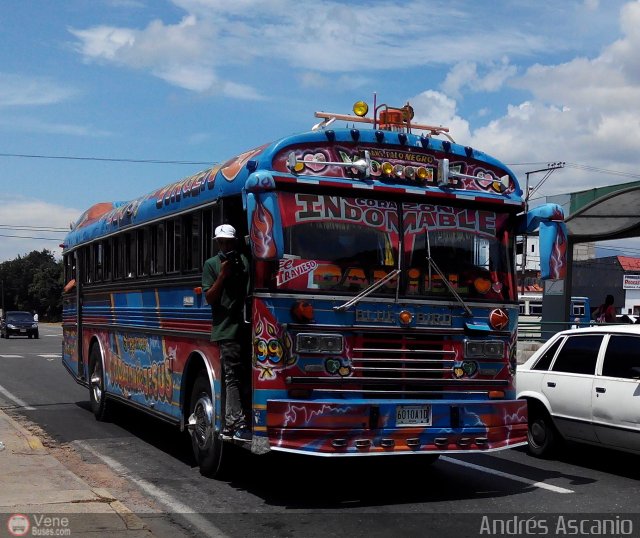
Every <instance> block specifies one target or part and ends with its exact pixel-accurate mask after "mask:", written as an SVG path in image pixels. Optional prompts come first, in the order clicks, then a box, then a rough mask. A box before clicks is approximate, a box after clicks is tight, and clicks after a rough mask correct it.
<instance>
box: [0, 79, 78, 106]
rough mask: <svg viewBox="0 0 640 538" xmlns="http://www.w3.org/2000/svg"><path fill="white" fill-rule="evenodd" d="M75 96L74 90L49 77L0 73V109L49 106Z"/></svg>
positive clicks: (76, 91) (76, 92)
mask: <svg viewBox="0 0 640 538" xmlns="http://www.w3.org/2000/svg"><path fill="white" fill-rule="evenodd" d="M77 94H78V90H76V89H75V88H71V87H68V86H62V85H60V84H58V83H57V82H55V81H54V80H52V79H50V78H49V77H38V76H26V75H18V74H14V73H0V107H2V106H33V105H51V104H55V103H60V102H62V101H66V100H67V99H70V98H71V97H74V96H75V95H77Z"/></svg>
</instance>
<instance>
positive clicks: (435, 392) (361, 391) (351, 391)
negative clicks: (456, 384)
mask: <svg viewBox="0 0 640 538" xmlns="http://www.w3.org/2000/svg"><path fill="white" fill-rule="evenodd" d="M313 391H314V392H338V393H341V394H342V393H349V394H398V395H404V396H411V395H417V394H421V395H430V396H442V395H443V394H455V395H456V396H459V395H460V394H467V395H473V396H485V397H488V394H489V393H488V391H486V390H384V389H382V390H376V389H334V388H331V387H326V388H322V389H313ZM460 403H461V404H464V400H460Z"/></svg>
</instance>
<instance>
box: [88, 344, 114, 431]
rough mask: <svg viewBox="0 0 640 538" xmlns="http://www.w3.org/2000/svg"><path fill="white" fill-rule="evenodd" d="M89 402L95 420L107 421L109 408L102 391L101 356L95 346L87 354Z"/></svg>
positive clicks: (102, 372)
mask: <svg viewBox="0 0 640 538" xmlns="http://www.w3.org/2000/svg"><path fill="white" fill-rule="evenodd" d="M89 372H90V374H89V400H90V401H91V411H93V414H94V416H95V417H96V420H100V421H107V420H108V418H109V406H108V404H107V395H106V394H105V391H104V369H103V367H102V355H101V354H100V348H99V347H98V346H97V345H95V346H93V347H92V348H91V353H89Z"/></svg>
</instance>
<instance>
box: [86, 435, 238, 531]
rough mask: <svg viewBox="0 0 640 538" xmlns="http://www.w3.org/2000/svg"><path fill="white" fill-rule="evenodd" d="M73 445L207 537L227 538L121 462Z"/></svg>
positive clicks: (185, 506) (92, 450) (89, 446)
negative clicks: (123, 477)
mask: <svg viewBox="0 0 640 538" xmlns="http://www.w3.org/2000/svg"><path fill="white" fill-rule="evenodd" d="M73 444H75V445H77V446H79V447H81V448H83V449H84V450H86V451H88V452H90V453H91V454H93V455H94V456H95V457H96V458H98V459H99V460H101V461H102V462H104V463H105V464H106V465H108V466H109V467H111V469H113V470H114V471H115V472H116V473H118V474H120V475H122V476H125V477H126V478H128V479H129V480H131V481H132V482H133V483H134V484H136V485H137V486H138V487H139V488H140V489H141V490H142V491H144V492H145V493H147V494H149V495H151V496H152V497H153V498H154V499H155V500H156V501H158V502H159V503H160V504H162V505H164V507H165V508H168V509H169V510H170V511H171V512H174V513H176V514H180V515H181V516H182V517H184V518H185V519H186V520H187V521H189V523H191V524H192V525H193V526H194V527H196V528H197V529H198V530H200V531H201V532H202V533H203V534H204V535H205V536H211V537H213V538H226V534H224V533H223V532H222V531H221V530H220V529H219V528H218V527H216V526H215V525H214V524H213V523H210V522H209V521H207V519H206V518H204V517H202V516H201V515H200V514H198V513H197V512H195V511H194V510H193V508H191V507H190V506H187V505H186V504H183V503H181V502H180V501H178V500H176V499H174V498H173V497H172V496H171V495H169V494H168V493H166V492H165V491H163V490H161V489H160V488H159V487H157V486H154V485H153V484H152V483H151V482H147V481H146V480H145V479H144V478H139V477H137V476H135V475H134V473H133V472H132V471H130V470H129V469H127V467H125V466H124V465H122V464H121V463H120V462H118V461H116V460H114V459H113V458H112V457H110V456H105V455H104V454H100V452H98V451H97V450H96V449H95V448H93V447H92V446H91V445H89V444H88V443H87V442H85V441H74V443H73Z"/></svg>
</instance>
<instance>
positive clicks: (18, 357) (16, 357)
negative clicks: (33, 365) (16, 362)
mask: <svg viewBox="0 0 640 538" xmlns="http://www.w3.org/2000/svg"><path fill="white" fill-rule="evenodd" d="M0 357H2V358H3V359H24V355H4V354H2V355H0Z"/></svg>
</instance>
